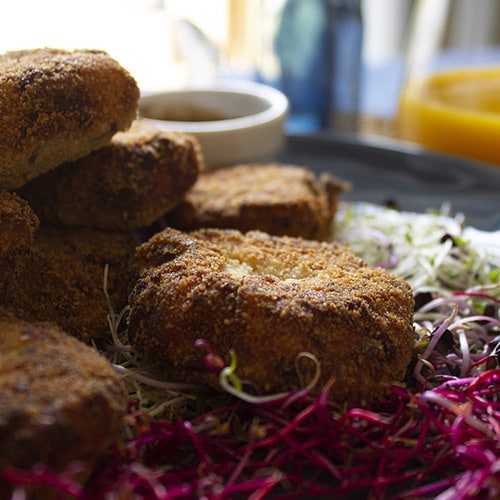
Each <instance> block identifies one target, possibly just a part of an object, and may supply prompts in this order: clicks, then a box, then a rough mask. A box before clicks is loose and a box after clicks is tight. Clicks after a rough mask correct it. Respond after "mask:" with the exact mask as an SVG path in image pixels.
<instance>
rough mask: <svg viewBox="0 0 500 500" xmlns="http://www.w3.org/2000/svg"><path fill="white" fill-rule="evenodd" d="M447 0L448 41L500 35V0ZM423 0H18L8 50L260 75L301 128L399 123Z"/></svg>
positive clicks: (203, 76)
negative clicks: (324, 89)
mask: <svg viewBox="0 0 500 500" xmlns="http://www.w3.org/2000/svg"><path fill="white" fill-rule="evenodd" d="M444 2H445V3H446V8H447V20H446V32H445V37H446V41H445V43H449V44H451V45H453V46H460V45H461V44H462V45H467V44H468V43H470V42H471V40H472V41H474V43H476V42H477V39H478V38H480V39H481V41H482V42H484V43H488V44H496V43H498V37H499V36H500V31H499V30H497V29H496V28H497V26H498V20H499V19H500V2H497V1H495V0H451V1H446V0H444ZM415 3H416V2H415V0H298V1H294V0H210V1H207V0H85V1H82V0H43V1H41V0H17V1H16V2H14V1H9V2H4V3H2V6H1V7H0V12H1V16H0V20H1V21H0V23H1V28H0V52H4V51H7V50H15V49H22V48H33V47H41V46H52V47H59V48H69V49H70V48H100V49H103V50H106V51H107V52H109V53H110V54H111V55H112V56H113V57H115V58H116V59H117V60H119V62H120V63H121V64H122V65H123V66H125V67H126V68H127V69H128V70H129V71H130V72H131V73H132V74H133V75H134V76H135V77H136V79H137V80H138V82H139V85H140V87H141V89H142V91H143V92H144V93H147V92H152V91H156V90H161V89H168V88H177V87H183V86H195V85H204V84H207V83H210V82H213V81H214V80H216V79H220V78H244V79H254V80H259V81H263V82H266V83H270V84H272V85H274V86H277V87H280V88H282V89H283V90H285V92H286V93H287V94H288V95H289V97H290V99H291V101H292V109H293V112H294V113H293V114H292V116H291V118H290V121H289V123H288V127H289V130H290V131H292V132H302V131H306V132H307V131H313V130H315V129H318V128H330V129H337V130H346V131H353V130H355V131H361V132H368V133H380V134H385V133H387V134H390V122H391V119H392V117H393V115H394V112H395V107H396V105H397V99H398V95H399V91H400V87H401V84H402V79H403V78H404V68H405V54H407V43H408V33H409V28H410V27H411V25H412V12H413V11H412V9H413V8H414V6H415ZM322 79H327V81H328V82H329V92H328V95H323V94H322V93H321V90H320V89H319V87H318V88H316V86H317V85H318V82H319V81H322ZM332 86H335V89H334V90H332V88H333V87H332ZM308 113H309V115H310V116H308Z"/></svg>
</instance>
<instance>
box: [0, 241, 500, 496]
mask: <svg viewBox="0 0 500 500" xmlns="http://www.w3.org/2000/svg"><path fill="white" fill-rule="evenodd" d="M376 236H377V238H379V240H380V241H382V240H384V241H385V239H384V238H383V237H382V236H381V235H379V234H378V233H377V235H376ZM449 243H450V242H449V241H448V242H447V244H448V246H449ZM499 293H500V287H499V286H498V284H493V285H482V286H474V287H473V288H469V289H466V290H464V291H456V290H455V291H448V290H439V291H436V290H431V291H429V290H425V291H423V292H422V296H421V297H416V299H419V300H416V303H417V304H419V305H418V308H417V310H416V311H415V317H414V324H415V348H414V362H413V363H412V365H411V367H410V368H409V370H408V375H407V377H406V379H405V380H404V381H403V382H402V383H400V384H394V385H392V386H391V387H388V388H387V395H386V397H384V398H383V399H382V400H379V401H376V402H374V403H371V404H369V405H368V404H366V405H359V406H356V407H348V406H343V405H339V404H337V403H334V402H332V398H331V397H330V387H329V385H328V384H326V385H325V386H324V387H322V388H320V387H317V386H316V385H317V380H318V377H319V373H320V370H321V364H320V362H319V360H318V359H316V358H315V357H314V356H312V355H311V354H309V353H301V355H300V356H299V360H298V363H297V369H298V368H300V363H302V362H308V363H313V364H314V366H315V367H316V376H315V377H314V378H313V380H311V381H305V383H304V387H303V388H302V389H301V390H297V391H294V392H290V393H279V394H274V395H273V394H271V395H260V394H259V392H258V390H257V389H258V388H255V387H254V386H253V385H252V384H251V381H245V380H240V379H239V377H238V366H237V354H238V353H237V352H235V353H231V357H230V359H229V362H226V361H225V359H226V358H224V357H223V355H222V354H223V353H217V352H216V351H215V350H214V349H213V347H212V346H211V345H210V344H209V343H208V342H207V341H205V340H202V339H200V340H199V341H197V343H196V346H194V347H193V348H194V349H203V350H204V351H205V353H206V359H205V364H206V367H207V369H208V370H209V371H210V372H212V373H213V375H214V377H218V378H219V380H220V383H221V387H222V388H223V389H224V391H223V392H217V391H207V390H205V391H204V392H203V391H201V392H196V388H193V389H192V390H193V392H182V391H188V389H189V388H187V387H180V386H178V385H171V384H169V383H168V382H165V381H163V382H161V381H160V382H159V381H155V380H154V379H152V378H151V377H150V376H149V375H147V374H143V373H139V371H140V370H137V366H136V365H135V363H136V360H135V357H134V355H133V352H132V351H131V350H130V349H127V346H126V345H124V339H126V335H120V334H119V332H118V328H117V324H116V322H114V321H112V320H110V321H111V326H112V329H113V338H114V340H115V343H116V346H117V349H116V353H115V358H114V359H113V361H114V362H115V363H116V364H117V365H118V363H119V359H120V356H121V357H122V358H121V359H124V362H123V365H124V366H123V368H117V369H119V370H121V371H122V372H123V373H124V377H125V380H126V381H127V383H129V384H130V408H129V412H128V415H127V419H126V422H125V426H124V429H123V433H122V438H121V440H120V441H119V442H118V443H117V444H116V445H115V446H113V447H112V448H111V449H109V450H108V452H107V454H106V455H105V456H103V457H101V458H100V460H99V462H98V463H97V464H95V465H94V467H93V469H92V472H91V474H90V475H89V476H88V477H87V479H86V480H85V482H83V484H81V483H80V482H79V481H78V480H77V477H79V472H81V471H82V470H83V469H82V467H83V466H82V464H70V465H68V468H67V470H65V471H63V472H62V473H54V472H51V471H49V470H47V469H46V468H45V467H42V466H38V465H37V466H35V467H33V468H32V469H31V470H24V471H21V470H14V469H7V470H3V471H0V486H1V484H2V481H3V482H4V483H6V484H10V485H12V486H13V487H14V490H13V491H14V493H13V496H12V498H13V499H14V500H17V499H18V498H19V499H20V498H24V496H23V495H24V493H25V492H28V493H29V492H30V491H31V490H33V488H35V487H40V486H44V487H46V488H47V489H48V490H50V491H53V492H54V493H55V494H56V495H59V498H61V497H63V496H64V498H75V499H78V500H90V499H104V498H131V499H134V498H141V499H151V500H153V499H155V500H156V499H163V500H170V499H188V498H203V499H208V500H212V499H214V500H215V499H232V498H249V499H252V500H257V499H264V498H281V499H291V498H300V497H304V496H308V497H318V496H321V495H324V496H326V497H327V498H332V497H342V498H349V497H351V496H354V495H355V496H356V498H370V499H403V498H405V499H409V498H414V499H421V498H424V497H425V498H426V497H428V498H431V497H432V498H438V499H439V500H451V499H453V500H455V499H462V500H466V499H467V500H470V499H473V498H477V499H491V500H493V499H496V498H500V458H499V457H500V318H499V304H500V298H499ZM120 366H121V365H120ZM134 370H136V371H137V374H136V375H134V373H133V372H134ZM214 380H216V378H215V379H214ZM189 390H190V389H189ZM167 397H168V398H171V399H168V400H166V398H167ZM162 398H163V399H162ZM158 400H159V401H158ZM44 491H46V490H44ZM55 498H58V497H57V496H56V497H55Z"/></svg>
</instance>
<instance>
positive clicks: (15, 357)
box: [0, 308, 127, 470]
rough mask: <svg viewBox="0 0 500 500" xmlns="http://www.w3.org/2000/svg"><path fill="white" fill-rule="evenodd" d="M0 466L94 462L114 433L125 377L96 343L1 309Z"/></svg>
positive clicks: (121, 412)
mask: <svg viewBox="0 0 500 500" xmlns="http://www.w3.org/2000/svg"><path fill="white" fill-rule="evenodd" d="M0 366H1V367H2V369H1V370H0V469H2V468H4V467H7V466H15V467H22V468H25V467H29V466H31V465H34V464H36V463H38V462H41V463H43V464H44V465H46V466H48V467H51V468H53V469H56V470H57V469H62V468H63V467H64V466H65V465H66V464H68V463H69V462H70V461H72V460H85V461H89V462H92V461H93V460H94V459H95V458H96V457H97V456H98V455H99V454H101V453H102V452H103V451H104V450H105V449H106V447H108V446H109V445H110V443H111V442H112V441H113V440H115V439H116V437H117V433H118V430H119V427H120V425H121V422H122V418H123V416H124V415H125V411H126V404H127V397H126V393H125V390H124V387H123V383H122V381H121V379H120V378H119V376H118V375H117V374H116V373H115V372H114V370H113V368H112V366H111V365H110V363H109V362H108V361H107V360H106V359H105V358H104V357H102V356H101V355H100V354H98V352H97V351H95V350H94V349H92V348H90V347H88V346H86V345H85V344H83V343H82V342H80V341H78V340H77V339H75V338H72V337H70V336H69V335H67V334H66V333H65V332H64V331H63V330H61V329H60V328H59V327H58V326H56V325H53V324H50V323H29V322H27V321H22V320H19V319H18V318H16V317H14V316H13V315H11V314H9V313H7V312H6V311H5V310H2V309H1V308H0Z"/></svg>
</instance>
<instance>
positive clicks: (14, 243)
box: [0, 191, 39, 283]
mask: <svg viewBox="0 0 500 500" xmlns="http://www.w3.org/2000/svg"><path fill="white" fill-rule="evenodd" d="M38 226H39V219H38V217H37V216H36V214H35V213H34V212H33V210H32V209H31V207H30V206H29V205H28V203H27V202H26V201H25V200H23V199H22V198H20V197H19V196H17V195H16V194H15V193H8V192H6V191H3V192H0V283H1V282H2V280H3V276H4V271H5V270H6V269H8V268H9V267H10V266H11V265H12V264H13V262H14V260H15V259H16V258H18V257H19V256H20V255H22V254H23V253H24V252H25V251H26V249H28V248H29V247H30V246H31V244H32V243H33V239H34V237H35V233H36V231H37V229H38Z"/></svg>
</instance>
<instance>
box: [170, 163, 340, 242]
mask: <svg viewBox="0 0 500 500" xmlns="http://www.w3.org/2000/svg"><path fill="white" fill-rule="evenodd" d="M346 189H349V184H348V183H347V182H343V181H340V180H339V179H336V178H335V177H333V176H331V175H329V174H326V173H324V174H322V175H321V176H320V177H319V178H317V177H316V176H315V174H314V173H313V172H312V171H311V170H309V169H308V168H306V167H301V166H297V165H285V164H276V163H275V164H247V165H235V166H233V167H227V168H223V169H219V170H215V171H210V172H205V173H203V174H202V175H201V176H200V177H199V179H198V181H197V182H196V184H195V185H194V186H193V188H192V189H191V190H190V191H189V192H188V193H187V195H186V197H185V200H184V201H183V202H182V203H181V204H180V205H179V206H178V207H177V208H175V209H174V210H173V211H172V212H171V213H170V214H168V216H167V222H168V224H169V225H170V226H172V227H175V228H177V229H182V230H193V229H199V228H203V227H212V228H232V229H238V230H240V231H243V232H245V231H249V230H252V229H257V230H260V231H264V232H267V233H269V234H275V235H287V236H301V237H303V238H313V239H323V238H326V237H328V236H329V234H330V231H331V223H332V220H333V218H334V216H335V212H336V209H337V198H338V194H339V193H340V192H341V191H344V190H346Z"/></svg>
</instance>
